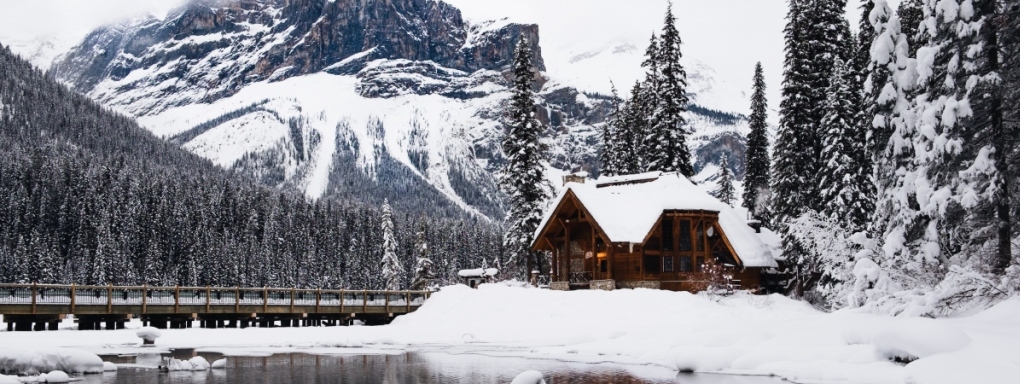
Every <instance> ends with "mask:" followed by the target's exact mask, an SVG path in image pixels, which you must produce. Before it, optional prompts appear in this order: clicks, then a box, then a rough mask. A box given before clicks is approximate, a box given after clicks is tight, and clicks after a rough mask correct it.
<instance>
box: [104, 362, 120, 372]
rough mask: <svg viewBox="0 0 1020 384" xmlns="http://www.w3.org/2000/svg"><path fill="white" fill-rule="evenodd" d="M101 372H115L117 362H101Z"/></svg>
mask: <svg viewBox="0 0 1020 384" xmlns="http://www.w3.org/2000/svg"><path fill="white" fill-rule="evenodd" d="M103 372H117V364H114V363H111V362H109V361H104V362H103Z"/></svg>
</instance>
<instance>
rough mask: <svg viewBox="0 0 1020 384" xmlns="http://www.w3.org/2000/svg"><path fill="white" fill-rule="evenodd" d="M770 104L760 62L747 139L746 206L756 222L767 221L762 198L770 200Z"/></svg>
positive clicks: (755, 72) (755, 70)
mask: <svg viewBox="0 0 1020 384" xmlns="http://www.w3.org/2000/svg"><path fill="white" fill-rule="evenodd" d="M767 119H768V101H767V100H766V99H765V74H764V71H763V70H762V66H761V62H758V64H757V65H755V68H754V93H753V94H752V95H751V117H750V126H751V133H750V135H748V137H747V152H745V155H744V156H745V158H744V164H746V168H747V172H746V173H745V174H744V195H743V198H744V202H743V206H744V207H745V208H747V210H748V211H749V212H751V214H752V215H754V218H755V219H758V220H762V221H766V219H767V218H768V215H767V213H766V211H767V208H768V207H767V204H765V202H764V201H763V200H762V199H761V197H764V196H768V189H769V181H770V176H769V173H770V169H771V167H772V160H771V159H770V158H769V138H768V122H767Z"/></svg>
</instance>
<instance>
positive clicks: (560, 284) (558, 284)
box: [549, 281, 570, 291]
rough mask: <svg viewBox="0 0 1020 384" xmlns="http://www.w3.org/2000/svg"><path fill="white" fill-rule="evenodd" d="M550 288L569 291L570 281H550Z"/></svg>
mask: <svg viewBox="0 0 1020 384" xmlns="http://www.w3.org/2000/svg"><path fill="white" fill-rule="evenodd" d="M549 289H551V290H554V291H569V290H570V283H568V282H566V281H554V282H551V283H549Z"/></svg>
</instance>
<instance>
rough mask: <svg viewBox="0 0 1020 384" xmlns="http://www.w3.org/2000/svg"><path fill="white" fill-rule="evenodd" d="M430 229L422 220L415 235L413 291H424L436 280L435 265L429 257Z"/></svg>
mask: <svg viewBox="0 0 1020 384" xmlns="http://www.w3.org/2000/svg"><path fill="white" fill-rule="evenodd" d="M427 231H428V227H427V224H426V221H425V220H421V221H420V222H419V224H418V228H417V230H416V231H415V233H414V249H413V254H414V258H415V262H414V279H413V280H411V289H415V290H424V289H428V288H429V287H431V286H432V284H433V281H434V280H435V279H436V275H435V272H434V268H435V267H434V263H433V262H432V259H431V257H430V256H429V243H428V238H427V233H426V232H427Z"/></svg>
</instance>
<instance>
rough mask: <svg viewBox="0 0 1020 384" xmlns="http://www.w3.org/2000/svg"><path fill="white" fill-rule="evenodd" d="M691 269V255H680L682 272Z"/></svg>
mask: <svg viewBox="0 0 1020 384" xmlns="http://www.w3.org/2000/svg"><path fill="white" fill-rule="evenodd" d="M691 270H692V268H691V257H690V256H680V272H690V271H691Z"/></svg>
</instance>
